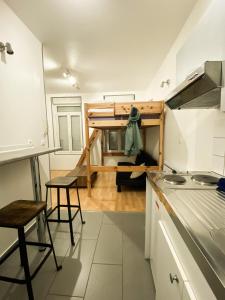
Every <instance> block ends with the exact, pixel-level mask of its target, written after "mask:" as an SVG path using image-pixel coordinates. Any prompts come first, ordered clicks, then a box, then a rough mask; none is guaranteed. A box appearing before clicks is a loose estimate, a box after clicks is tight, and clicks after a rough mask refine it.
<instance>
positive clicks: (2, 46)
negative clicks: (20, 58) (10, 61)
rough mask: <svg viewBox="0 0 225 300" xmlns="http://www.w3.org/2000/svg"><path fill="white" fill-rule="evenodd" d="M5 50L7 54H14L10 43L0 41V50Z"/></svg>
mask: <svg viewBox="0 0 225 300" xmlns="http://www.w3.org/2000/svg"><path fill="white" fill-rule="evenodd" d="M5 50H6V52H7V54H9V55H12V54H14V51H13V49H12V46H11V44H10V43H8V42H7V43H5V44H4V43H2V42H0V52H4V51H5Z"/></svg>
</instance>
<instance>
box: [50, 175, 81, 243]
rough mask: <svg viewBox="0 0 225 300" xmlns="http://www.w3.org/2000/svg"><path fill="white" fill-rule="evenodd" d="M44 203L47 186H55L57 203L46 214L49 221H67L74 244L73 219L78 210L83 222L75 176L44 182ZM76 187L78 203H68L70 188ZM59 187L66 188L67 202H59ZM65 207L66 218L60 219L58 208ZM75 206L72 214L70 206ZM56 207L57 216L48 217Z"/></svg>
mask: <svg viewBox="0 0 225 300" xmlns="http://www.w3.org/2000/svg"><path fill="white" fill-rule="evenodd" d="M45 185H46V203H47V200H48V189H49V188H56V189H57V205H56V206H55V207H54V208H53V209H52V211H51V212H50V213H49V214H48V221H49V222H57V223H69V227H70V237H71V244H72V245H75V242H74V236H73V223H72V222H73V220H74V218H75V217H76V215H77V213H78V212H80V218H81V222H82V224H85V221H84V220H83V216H82V211H81V205H80V197H79V191H78V186H77V177H68V176H66V177H56V178H54V179H52V180H50V181H48V182H47V183H46V184H45ZM71 188H76V190H77V201H78V205H71V204H70V189H71ZM60 189H65V190H66V200H67V204H61V203H60ZM61 207H66V208H67V210H68V219H66V220H65V219H61V216H60V208H61ZM72 207H73V208H74V207H75V208H77V210H76V212H75V213H74V215H73V216H72V213H71V208H72ZM56 209H57V218H56V219H50V218H49V216H50V215H51V214H52V213H53V212H54V211H55V210H56Z"/></svg>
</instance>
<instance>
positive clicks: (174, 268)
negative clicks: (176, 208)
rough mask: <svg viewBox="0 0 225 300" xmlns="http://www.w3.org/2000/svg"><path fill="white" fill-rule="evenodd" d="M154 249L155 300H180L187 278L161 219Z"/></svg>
mask: <svg viewBox="0 0 225 300" xmlns="http://www.w3.org/2000/svg"><path fill="white" fill-rule="evenodd" d="M156 251H157V260H156V264H155V271H156V278H157V281H156V283H155V285H156V300H165V299H171V300H181V299H182V294H183V287H184V281H185V280H187V279H186V276H185V274H184V271H183V269H182V266H181V264H180V262H179V259H178V257H177V255H176V253H175V251H174V248H173V245H172V243H171V241H170V239H169V237H168V235H167V232H166V229H165V227H164V225H163V223H162V221H159V222H158V225H157V242H156ZM187 299H188V298H187Z"/></svg>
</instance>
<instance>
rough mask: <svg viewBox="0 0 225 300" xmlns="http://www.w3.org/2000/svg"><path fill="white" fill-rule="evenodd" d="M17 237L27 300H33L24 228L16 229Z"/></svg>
mask: <svg viewBox="0 0 225 300" xmlns="http://www.w3.org/2000/svg"><path fill="white" fill-rule="evenodd" d="M18 237H19V247H20V257H21V259H22V265H23V268H24V274H25V280H26V284H27V293H28V298H29V300H34V295H33V289H32V285H31V276H30V268H29V262H28V258H27V247H26V242H25V234H24V227H20V228H18Z"/></svg>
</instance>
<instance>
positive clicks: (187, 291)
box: [182, 281, 197, 300]
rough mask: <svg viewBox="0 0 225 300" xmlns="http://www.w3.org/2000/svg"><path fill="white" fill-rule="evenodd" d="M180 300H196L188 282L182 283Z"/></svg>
mask: <svg viewBox="0 0 225 300" xmlns="http://www.w3.org/2000/svg"><path fill="white" fill-rule="evenodd" d="M182 300H197V298H196V297H195V295H194V292H193V290H192V288H191V285H190V283H189V282H188V281H185V282H184V288H183V295H182Z"/></svg>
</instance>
